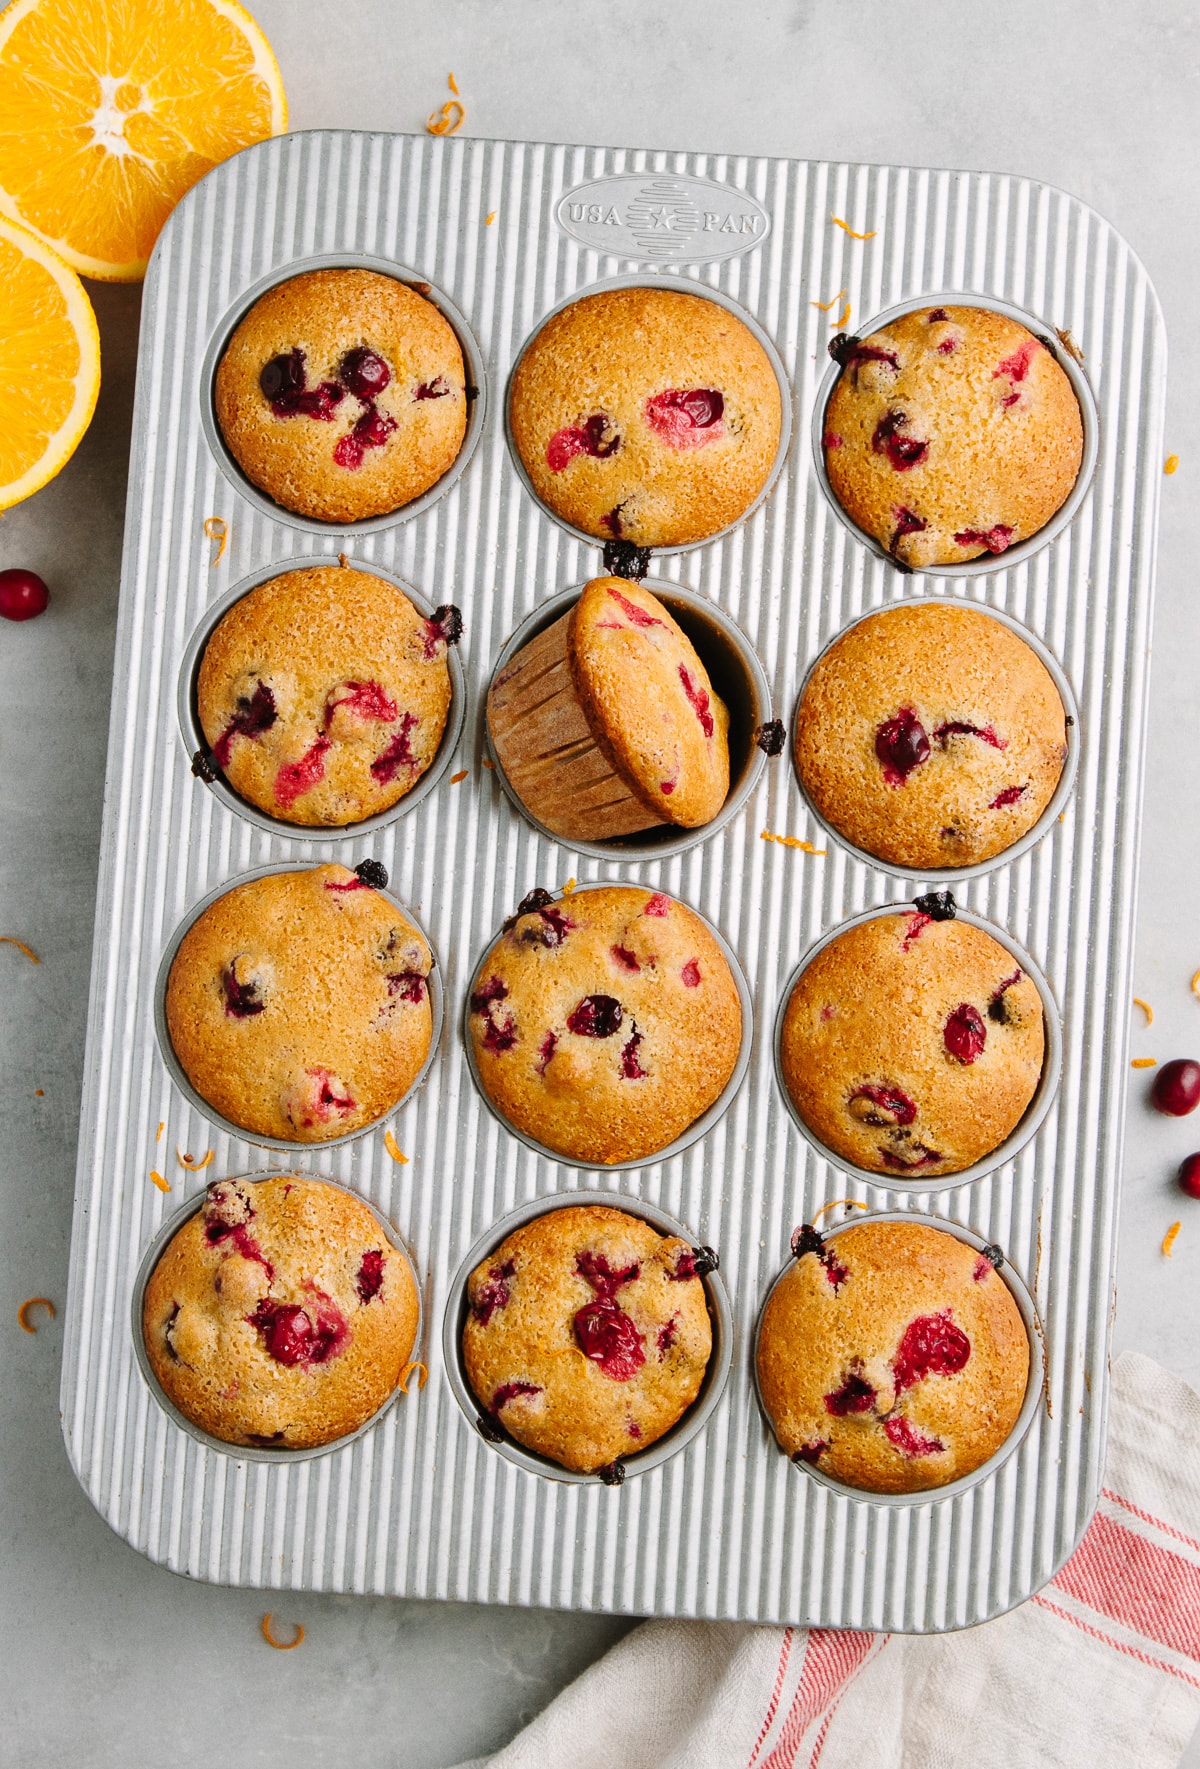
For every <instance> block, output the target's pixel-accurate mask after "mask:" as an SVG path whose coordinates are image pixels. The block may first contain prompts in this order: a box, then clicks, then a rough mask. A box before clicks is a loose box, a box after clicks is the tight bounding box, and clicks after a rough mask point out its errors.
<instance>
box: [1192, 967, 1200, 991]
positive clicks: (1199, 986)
mask: <svg viewBox="0 0 1200 1769" xmlns="http://www.w3.org/2000/svg"><path fill="white" fill-rule="evenodd" d="M1192 994H1193V995H1200V970H1198V971H1197V972H1196V974H1195V976H1194V977H1193V978H1192Z"/></svg>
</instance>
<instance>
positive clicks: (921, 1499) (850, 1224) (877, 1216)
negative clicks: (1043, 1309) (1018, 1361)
mask: <svg viewBox="0 0 1200 1769" xmlns="http://www.w3.org/2000/svg"><path fill="white" fill-rule="evenodd" d="M865 1222H919V1223H923V1224H925V1225H926V1226H927V1227H928V1228H936V1229H940V1230H941V1231H942V1233H943V1234H947V1235H953V1236H954V1238H955V1239H956V1240H959V1241H965V1242H966V1243H967V1245H968V1246H969V1247H974V1249H975V1251H976V1252H977V1253H982V1252H983V1251H984V1249H985V1248H986V1247H990V1246H992V1245H993V1244H994V1243H991V1242H989V1241H986V1240H985V1239H984V1237H983V1236H982V1235H980V1234H977V1233H976V1231H975V1230H974V1229H972V1228H964V1227H963V1226H962V1224H961V1223H957V1222H949V1221H947V1219H946V1218H945V1217H942V1216H928V1215H925V1214H923V1213H919V1212H917V1211H914V1210H875V1211H870V1212H867V1213H866V1214H863V1215H857V1214H856V1215H855V1216H853V1217H851V1218H849V1219H848V1220H847V1221H845V1222H839V1223H838V1224H837V1226H836V1227H835V1228H830V1229H822V1230H821V1239H822V1240H823V1241H824V1242H825V1243H826V1245H828V1244H829V1242H831V1241H832V1240H834V1239H835V1238H836V1236H838V1235H840V1234H842V1233H843V1231H844V1230H846V1229H848V1228H857V1227H858V1226H859V1225H860V1224H861V1223H865ZM793 1263H794V1259H793V1260H791V1261H789V1263H788V1264H787V1265H785V1266H784V1267H783V1269H782V1270H781V1271H780V1272H779V1273H778V1274H777V1275H776V1277H775V1280H774V1282H773V1283H772V1285H771V1288H770V1289H769V1290H768V1291H767V1294H766V1295H765V1296H764V1297H763V1303H762V1307H761V1308H760V1309H759V1311H758V1318H757V1320H756V1321H755V1323H754V1343H753V1345H752V1347H751V1350H750V1369H751V1375H752V1378H753V1382H754V1394H755V1398H756V1399H757V1401H758V1405H759V1409H760V1411H761V1413H762V1416H763V1420H764V1422H765V1424H766V1430H767V1444H766V1447H767V1449H768V1450H772V1449H773V1450H774V1451H775V1452H776V1454H777V1455H783V1454H784V1451H783V1450H782V1449H781V1448H780V1446H779V1442H778V1440H777V1438H776V1436H775V1427H774V1425H773V1424H772V1422H771V1415H770V1413H768V1411H767V1409H766V1406H765V1405H764V1403H763V1397H762V1391H761V1389H760V1388H759V1385H758V1341H759V1337H760V1335H761V1333H762V1326H763V1321H764V1319H765V1318H766V1313H767V1305H768V1303H769V1302H770V1300H771V1297H772V1296H773V1295H774V1293H775V1288H776V1286H777V1285H778V1284H779V1283H781V1282H782V1280H783V1279H784V1278H785V1277H786V1276H787V1274H788V1272H789V1271H790V1270H791V1267H792V1264H793ZM996 1273H997V1276H998V1277H1001V1278H1003V1280H1004V1282H1005V1283H1006V1284H1007V1285H1008V1289H1009V1293H1010V1294H1011V1296H1012V1299H1013V1301H1014V1302H1015V1303H1016V1305H1017V1308H1018V1309H1019V1310H1020V1314H1021V1319H1022V1321H1023V1322H1024V1324H1025V1332H1026V1336H1027V1337H1028V1340H1029V1380H1028V1381H1027V1383H1026V1385H1025V1398H1024V1400H1023V1401H1022V1403H1021V1411H1020V1412H1019V1413H1018V1414H1017V1422H1016V1424H1015V1425H1014V1426H1013V1428H1012V1430H1011V1431H1010V1432H1009V1434H1008V1436H1007V1437H1006V1438H1005V1440H1004V1442H1003V1443H1002V1444H1001V1445H1000V1448H999V1449H998V1450H997V1451H996V1453H995V1455H993V1456H989V1457H988V1459H987V1461H986V1462H981V1463H980V1465H979V1467H978V1468H976V1469H975V1470H974V1471H973V1473H971V1474H964V1475H962V1476H961V1478H960V1479H958V1480H950V1481H947V1482H946V1484H945V1486H931V1487H923V1488H921V1490H920V1491H918V1492H912V1493H877V1492H872V1491H871V1490H870V1489H869V1488H868V1487H861V1486H848V1485H847V1484H846V1483H845V1482H844V1481H841V1480H834V1479H833V1477H832V1476H831V1475H828V1474H825V1473H823V1472H822V1470H821V1469H820V1468H818V1467H815V1466H814V1465H813V1464H811V1463H808V1462H794V1461H793V1462H792V1466H793V1467H794V1468H796V1470H797V1472H798V1473H800V1474H801V1475H804V1476H807V1477H809V1478H811V1479H812V1480H815V1481H816V1482H817V1483H818V1484H819V1485H820V1486H823V1487H827V1488H828V1490H829V1491H830V1492H832V1493H838V1494H840V1496H841V1497H842V1498H846V1499H854V1500H856V1501H857V1503H858V1504H860V1505H888V1506H892V1507H895V1506H909V1507H911V1506H913V1505H928V1504H931V1503H933V1502H935V1501H939V1502H940V1501H941V1500H942V1499H952V1498H954V1497H955V1496H956V1495H957V1494H958V1493H965V1492H967V1491H968V1490H969V1489H970V1488H971V1487H976V1486H980V1485H981V1484H982V1483H983V1482H984V1481H985V1480H988V1479H990V1478H991V1476H992V1475H993V1474H995V1473H996V1472H997V1471H998V1469H999V1468H1000V1466H1001V1465H1002V1463H1004V1462H1006V1461H1007V1460H1008V1458H1009V1457H1010V1456H1011V1455H1013V1454H1014V1453H1015V1451H1016V1450H1018V1449H1019V1448H1020V1446H1021V1443H1022V1441H1023V1440H1024V1438H1025V1437H1026V1436H1027V1435H1028V1432H1029V1428H1030V1426H1031V1425H1032V1424H1033V1421H1034V1418H1035V1416H1036V1414H1037V1410H1038V1408H1039V1407H1040V1406H1041V1404H1042V1400H1043V1398H1044V1395H1045V1384H1046V1345H1045V1335H1044V1332H1043V1329H1042V1323H1041V1319H1040V1317H1039V1315H1038V1311H1037V1304H1036V1303H1035V1302H1034V1299H1033V1296H1032V1294H1031V1292H1030V1290H1029V1288H1028V1286H1027V1285H1026V1283H1025V1280H1024V1278H1023V1277H1021V1276H1020V1275H1019V1273H1017V1272H1016V1271H1014V1270H1013V1267H1012V1266H1011V1265H1010V1264H1009V1261H1008V1259H1007V1258H1005V1260H1004V1263H1003V1265H1000V1266H997V1267H996ZM788 1459H789V1461H791V1460H792V1458H790V1457H789V1458H788Z"/></svg>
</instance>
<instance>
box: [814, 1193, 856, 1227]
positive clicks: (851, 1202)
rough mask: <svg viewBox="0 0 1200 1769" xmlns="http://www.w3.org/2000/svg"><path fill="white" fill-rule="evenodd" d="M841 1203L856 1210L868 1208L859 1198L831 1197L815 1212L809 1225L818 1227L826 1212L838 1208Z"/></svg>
mask: <svg viewBox="0 0 1200 1769" xmlns="http://www.w3.org/2000/svg"><path fill="white" fill-rule="evenodd" d="M839 1204H845V1205H846V1206H847V1208H852V1209H854V1210H865V1209H866V1205H865V1204H863V1203H860V1202H859V1200H858V1199H857V1198H830V1200H829V1202H828V1204H822V1205H821V1208H820V1209H819V1210H818V1211H817V1212H816V1213H815V1215H814V1216H813V1218H812V1221H811V1223H810V1225H809V1226H810V1227H812V1228H816V1226H817V1224H818V1223H819V1222H820V1220H821V1218H822V1217H823V1216H824V1214H825V1212H826V1211H827V1210H836V1209H837V1207H838V1205H839Z"/></svg>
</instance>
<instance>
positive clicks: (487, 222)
mask: <svg viewBox="0 0 1200 1769" xmlns="http://www.w3.org/2000/svg"><path fill="white" fill-rule="evenodd" d="M495 219H496V211H495V210H494V209H489V210H488V213H487V214H486V215H485V216H484V218H483V225H484V226H485V227H490V226H491V225H492V222H493V221H494V220H495Z"/></svg>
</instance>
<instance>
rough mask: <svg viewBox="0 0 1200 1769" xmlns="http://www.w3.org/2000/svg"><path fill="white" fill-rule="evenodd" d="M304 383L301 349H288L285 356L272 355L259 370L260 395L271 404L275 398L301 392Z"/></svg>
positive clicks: (286, 397)
mask: <svg viewBox="0 0 1200 1769" xmlns="http://www.w3.org/2000/svg"><path fill="white" fill-rule="evenodd" d="M304 383H305V374H304V352H303V350H289V351H288V352H287V354H286V355H285V356H273V357H272V358H271V360H270V362H264V364H263V366H262V368H261V369H260V370H259V375H258V384H259V386H260V387H261V389H262V396H263V398H264V399H269V400H270V402H271V404H272V405H274V404H275V402H276V401H277V400H286V399H292V398H294V397H295V395H296V394H297V393H303V391H304Z"/></svg>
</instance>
